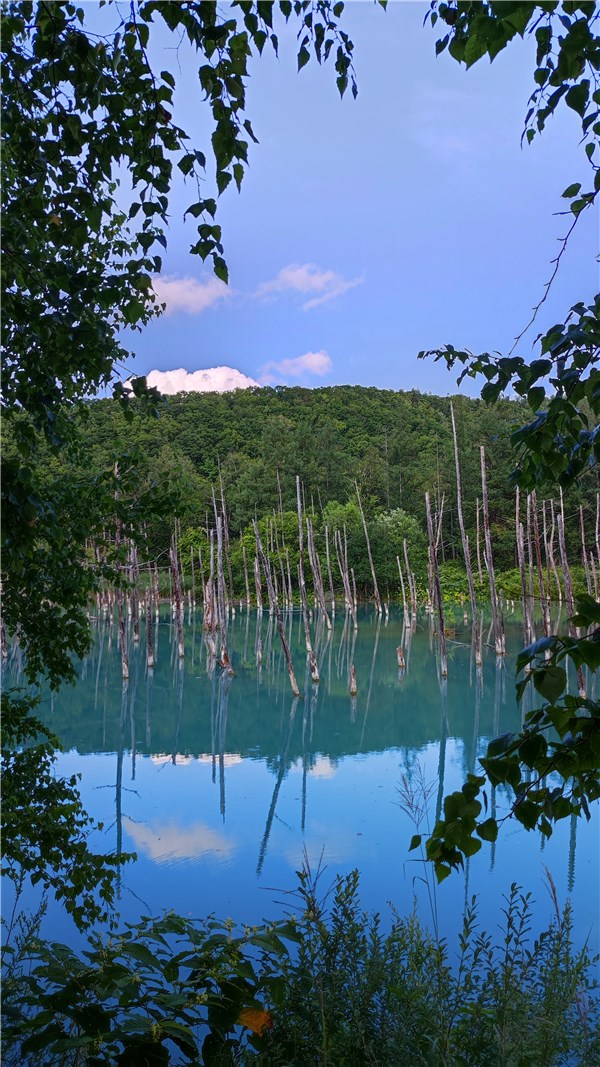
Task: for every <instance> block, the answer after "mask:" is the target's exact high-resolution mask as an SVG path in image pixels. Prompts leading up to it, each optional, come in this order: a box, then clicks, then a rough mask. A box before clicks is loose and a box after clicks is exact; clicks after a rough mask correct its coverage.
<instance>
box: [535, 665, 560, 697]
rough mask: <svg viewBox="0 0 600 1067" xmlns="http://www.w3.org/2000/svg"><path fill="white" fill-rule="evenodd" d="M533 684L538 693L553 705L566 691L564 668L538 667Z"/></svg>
mask: <svg viewBox="0 0 600 1067" xmlns="http://www.w3.org/2000/svg"><path fill="white" fill-rule="evenodd" d="M533 684H534V686H535V688H536V689H537V691H538V693H541V695H542V696H543V697H544V698H545V699H546V700H548V701H549V702H550V703H551V704H553V703H554V701H556V700H558V698H559V696H560V695H561V693H562V692H563V691H564V690H565V689H566V686H567V674H566V671H565V669H564V667H556V666H550V667H540V668H538V670H536V671H535V673H534V675H533Z"/></svg>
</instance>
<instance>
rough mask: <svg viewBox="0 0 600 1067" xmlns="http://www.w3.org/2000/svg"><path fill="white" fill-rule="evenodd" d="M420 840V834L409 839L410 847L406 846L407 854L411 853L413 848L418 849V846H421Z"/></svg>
mask: <svg viewBox="0 0 600 1067" xmlns="http://www.w3.org/2000/svg"><path fill="white" fill-rule="evenodd" d="M421 840H422V838H421V834H413V836H412V837H411V839H410V845H409V846H408V851H409V852H413V851H414V849H415V848H418V847H419V845H420V844H421Z"/></svg>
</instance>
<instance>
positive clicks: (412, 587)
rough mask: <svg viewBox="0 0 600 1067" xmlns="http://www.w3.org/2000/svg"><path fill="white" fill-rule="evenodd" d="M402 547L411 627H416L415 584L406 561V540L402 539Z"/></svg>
mask: <svg viewBox="0 0 600 1067" xmlns="http://www.w3.org/2000/svg"><path fill="white" fill-rule="evenodd" d="M402 547H403V549H404V562H405V564H406V578H407V581H408V588H409V591H410V611H411V615H412V625H413V626H416V624H417V584H416V582H415V576H414V574H413V572H412V571H411V569H410V563H409V560H408V545H407V543H406V538H404V540H403V542H402Z"/></svg>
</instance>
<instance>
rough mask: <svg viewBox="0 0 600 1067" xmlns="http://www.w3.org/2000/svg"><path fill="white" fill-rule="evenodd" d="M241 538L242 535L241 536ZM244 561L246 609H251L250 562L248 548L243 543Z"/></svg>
mask: <svg viewBox="0 0 600 1067" xmlns="http://www.w3.org/2000/svg"><path fill="white" fill-rule="evenodd" d="M240 536H241V535H240ZM242 559H243V561H244V584H245V586H246V607H247V608H249V607H250V582H249V579H248V560H247V559H246V546H245V544H244V543H243V542H242Z"/></svg>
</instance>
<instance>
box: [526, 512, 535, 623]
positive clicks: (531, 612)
mask: <svg viewBox="0 0 600 1067" xmlns="http://www.w3.org/2000/svg"><path fill="white" fill-rule="evenodd" d="M527 564H528V572H529V618H530V622H531V632H532V639H533V640H535V595H534V586H533V547H532V537H531V496H530V494H529V493H528V494H527Z"/></svg>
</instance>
